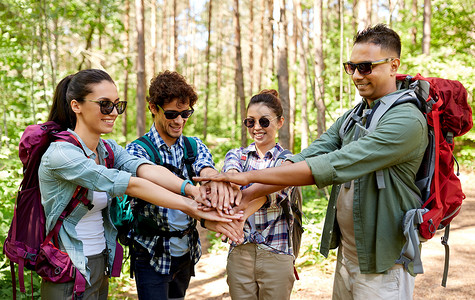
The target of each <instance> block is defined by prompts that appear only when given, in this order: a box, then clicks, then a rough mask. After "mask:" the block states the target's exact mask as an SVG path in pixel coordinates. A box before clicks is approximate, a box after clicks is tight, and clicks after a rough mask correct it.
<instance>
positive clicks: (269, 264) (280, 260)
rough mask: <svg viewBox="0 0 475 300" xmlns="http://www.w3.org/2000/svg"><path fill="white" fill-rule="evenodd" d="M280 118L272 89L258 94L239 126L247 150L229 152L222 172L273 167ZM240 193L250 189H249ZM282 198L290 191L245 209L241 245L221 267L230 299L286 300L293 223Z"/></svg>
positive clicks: (279, 148)
mask: <svg viewBox="0 0 475 300" xmlns="http://www.w3.org/2000/svg"><path fill="white" fill-rule="evenodd" d="M282 113H283V109H282V104H281V101H280V99H279V96H278V93H277V91H276V90H263V91H261V92H260V93H259V94H257V95H254V96H253V97H252V98H251V100H250V102H249V105H248V107H247V118H246V119H245V120H244V122H243V123H244V126H246V127H247V128H248V132H249V135H250V136H251V138H252V139H253V140H254V142H253V143H251V144H250V145H249V146H248V147H245V148H243V147H241V148H237V149H232V150H230V151H229V152H228V153H227V154H226V158H225V162H224V167H223V171H224V172H245V171H250V170H256V169H265V168H269V167H274V166H275V164H276V160H277V158H278V157H279V154H280V153H282V152H283V151H284V149H283V148H282V146H280V145H279V143H276V142H275V139H276V137H277V132H278V130H279V129H280V128H281V127H282V125H283V124H284V118H283V117H282ZM256 187H257V186H256ZM242 188H243V189H246V188H249V185H248V186H244V187H242ZM250 189H251V188H250ZM257 193H259V192H258V191H257ZM287 193H290V190H289V188H287V189H284V190H281V191H279V192H275V193H272V194H269V195H267V196H266V197H264V198H261V199H263V200H264V201H262V200H261V202H260V205H258V207H256V206H255V205H249V207H248V208H247V209H246V211H245V217H248V218H247V221H246V222H245V223H244V224H243V225H244V243H243V244H241V245H236V244H235V243H233V244H232V245H231V247H230V251H229V256H228V262H227V266H226V269H227V275H228V276H227V282H228V285H229V293H230V295H231V298H232V299H289V298H290V293H291V291H292V287H293V283H294V280H295V277H294V272H293V270H294V268H293V261H294V257H293V253H292V248H291V247H289V238H290V237H289V228H292V224H293V219H291V220H289V221H287V220H286V218H285V216H284V212H283V209H282V206H281V204H282V201H289V200H288V199H287V198H286V196H287ZM243 194H244V193H243ZM253 194H256V193H253ZM243 199H244V198H243ZM253 203H254V204H255V203H256V202H253ZM262 204H263V205H262ZM260 206H262V207H260ZM252 207H254V209H253V208H252ZM256 210H257V211H256ZM250 214H251V215H250ZM249 215H250V216H249ZM207 223H209V224H210V225H211V223H213V222H207ZM207 223H205V224H207ZM289 226H290V227H289Z"/></svg>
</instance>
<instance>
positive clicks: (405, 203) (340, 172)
mask: <svg viewBox="0 0 475 300" xmlns="http://www.w3.org/2000/svg"><path fill="white" fill-rule="evenodd" d="M385 97H387V96H385ZM381 100H384V97H383V98H381V99H378V100H376V101H375V102H374V103H373V105H374V104H375V103H376V102H377V101H381ZM348 113H349V112H347V113H346V114H345V115H343V116H342V117H340V118H339V119H338V120H337V121H336V122H335V123H334V124H333V125H332V126H331V127H330V129H329V130H328V131H327V132H325V133H324V134H323V135H322V136H321V137H320V138H318V139H317V140H315V141H314V142H313V143H312V144H311V145H310V146H309V147H308V148H307V149H304V150H303V151H302V152H301V153H299V154H297V155H295V156H294V157H293V158H291V159H290V160H291V161H293V162H298V161H303V160H305V161H306V162H307V164H308V166H309V167H310V169H311V171H312V174H313V176H314V178H315V182H316V185H317V186H318V187H319V188H323V187H325V186H328V185H330V184H333V185H334V186H333V189H332V193H331V197H330V200H329V203H328V209H327V214H326V218H325V225H324V229H323V234H322V242H321V248H320V252H321V253H322V254H323V255H324V256H327V255H328V252H329V250H330V249H334V248H336V247H338V245H339V243H340V230H339V227H338V223H337V219H336V199H337V196H338V192H339V190H340V186H341V184H342V183H345V182H348V181H351V180H355V184H354V186H355V189H354V202H353V219H354V230H355V239H356V248H357V252H358V261H359V265H360V270H361V272H362V273H365V274H368V273H383V272H385V271H387V270H388V269H390V268H391V267H392V266H394V262H395V260H396V259H397V258H398V257H399V254H400V251H401V249H402V247H403V245H404V243H405V237H404V235H403V230H402V219H403V216H404V214H405V212H406V211H408V210H410V209H413V208H419V207H420V206H421V204H420V201H419V198H420V195H419V191H418V189H417V187H416V186H415V184H414V180H415V176H416V173H417V170H418V168H419V166H420V163H421V161H422V158H423V155H424V151H425V148H426V146H427V143H428V139H427V123H426V121H425V119H424V116H423V115H422V113H421V112H420V111H419V110H418V108H417V107H416V106H415V105H413V104H410V103H406V104H401V105H398V106H395V107H393V108H391V109H390V110H389V111H388V112H387V113H386V114H385V115H384V116H383V117H382V118H381V119H380V121H379V124H378V126H377V127H376V129H375V130H374V131H373V132H372V133H369V134H368V135H366V136H364V137H362V138H360V139H358V140H357V141H353V133H354V131H355V127H356V126H354V127H353V128H352V129H351V130H350V132H349V133H348V134H347V135H345V137H344V139H343V140H341V139H340V136H339V130H340V127H341V125H342V123H343V122H344V120H345V118H346V116H347V115H348ZM377 170H383V174H384V182H385V185H386V188H384V189H378V187H377V183H376V174H375V171H377Z"/></svg>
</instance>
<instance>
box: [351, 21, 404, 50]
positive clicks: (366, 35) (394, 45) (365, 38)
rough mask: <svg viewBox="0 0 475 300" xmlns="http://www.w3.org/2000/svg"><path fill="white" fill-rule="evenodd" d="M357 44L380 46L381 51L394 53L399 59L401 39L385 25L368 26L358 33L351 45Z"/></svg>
mask: <svg viewBox="0 0 475 300" xmlns="http://www.w3.org/2000/svg"><path fill="white" fill-rule="evenodd" d="M358 43H372V44H375V45H378V46H380V47H381V49H386V50H390V51H394V52H395V53H396V54H397V57H398V58H400V57H401V39H400V37H399V35H398V34H397V33H396V32H395V31H394V30H392V29H391V28H389V27H388V26H386V24H377V25H375V26H373V27H371V26H368V27H366V28H365V29H363V30H361V31H358V33H357V34H356V35H355V37H354V39H353V45H355V44H358Z"/></svg>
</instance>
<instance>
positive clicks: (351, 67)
mask: <svg viewBox="0 0 475 300" xmlns="http://www.w3.org/2000/svg"><path fill="white" fill-rule="evenodd" d="M393 60H395V58H385V59H381V60H376V61H367V62H362V63H358V64H355V63H352V62H349V61H347V62H344V63H343V66H344V67H345V72H346V74H348V75H353V74H355V71H356V69H358V72H360V74H361V75H363V76H365V75H369V74H371V72H373V66H374V65H381V64H385V63H388V62H391V61H393Z"/></svg>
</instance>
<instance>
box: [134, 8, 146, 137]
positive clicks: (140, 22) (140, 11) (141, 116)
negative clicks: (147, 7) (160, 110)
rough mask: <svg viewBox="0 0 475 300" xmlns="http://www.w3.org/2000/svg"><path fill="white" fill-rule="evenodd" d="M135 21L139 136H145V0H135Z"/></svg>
mask: <svg viewBox="0 0 475 300" xmlns="http://www.w3.org/2000/svg"><path fill="white" fill-rule="evenodd" d="M135 21H136V30H137V97H136V103H137V120H136V122H137V136H142V135H144V134H145V106H146V101H145V95H146V88H147V86H146V82H145V32H144V27H145V20H144V0H135Z"/></svg>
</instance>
